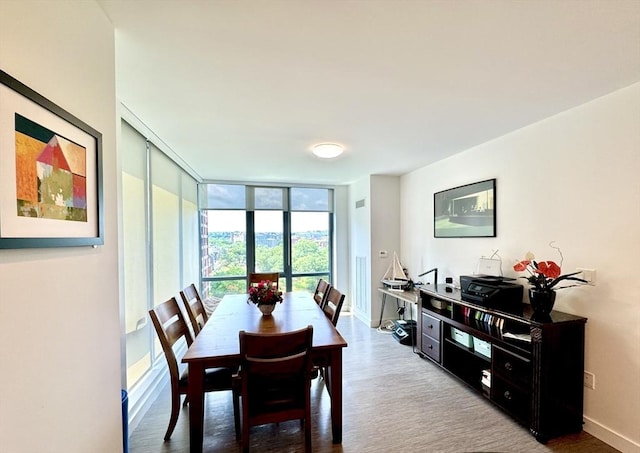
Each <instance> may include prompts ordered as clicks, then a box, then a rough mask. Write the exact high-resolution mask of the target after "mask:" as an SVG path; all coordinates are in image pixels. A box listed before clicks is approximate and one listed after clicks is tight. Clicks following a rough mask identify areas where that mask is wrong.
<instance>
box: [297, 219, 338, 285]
mask: <svg viewBox="0 0 640 453" xmlns="http://www.w3.org/2000/svg"><path fill="white" fill-rule="evenodd" d="M291 269H292V272H293V273H294V274H302V273H310V272H328V271H329V213H328V212H292V213H291Z"/></svg>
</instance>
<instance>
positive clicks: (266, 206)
mask: <svg viewBox="0 0 640 453" xmlns="http://www.w3.org/2000/svg"><path fill="white" fill-rule="evenodd" d="M199 191H200V197H199V202H200V208H201V215H200V221H201V229H200V231H201V235H200V240H201V244H200V250H201V276H202V283H203V293H204V294H205V295H206V296H207V297H217V298H220V297H222V296H224V295H225V294H230V293H239V292H240V293H243V292H246V289H247V288H246V279H247V275H248V273H251V272H279V273H280V287H281V288H283V289H284V290H286V291H305V290H306V291H313V290H314V289H315V286H316V284H317V282H318V279H319V278H324V279H327V280H329V281H331V280H332V268H333V252H332V251H333V190H332V189H327V188H307V187H257V186H250V185H240V184H201V185H200V186H199Z"/></svg>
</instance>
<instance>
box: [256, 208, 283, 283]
mask: <svg viewBox="0 0 640 453" xmlns="http://www.w3.org/2000/svg"><path fill="white" fill-rule="evenodd" d="M254 224H255V233H256V239H255V248H256V265H255V268H256V272H282V271H283V266H284V248H283V242H282V241H283V236H284V235H283V222H282V211H256V213H255V219H254Z"/></svg>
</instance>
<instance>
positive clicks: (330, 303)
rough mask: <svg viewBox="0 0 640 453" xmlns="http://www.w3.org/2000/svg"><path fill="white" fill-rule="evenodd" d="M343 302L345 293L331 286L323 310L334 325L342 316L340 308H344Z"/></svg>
mask: <svg viewBox="0 0 640 453" xmlns="http://www.w3.org/2000/svg"><path fill="white" fill-rule="evenodd" d="M343 303H344V294H342V293H341V292H340V291H338V290H337V289H336V288H335V287H333V286H332V287H331V288H329V293H328V294H327V298H326V300H325V303H324V307H322V311H324V314H325V315H326V317H327V318H329V320H330V321H331V323H332V324H333V325H334V327H335V326H336V325H337V324H338V318H339V317H340V310H342V304H343Z"/></svg>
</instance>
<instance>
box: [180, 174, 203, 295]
mask: <svg viewBox="0 0 640 453" xmlns="http://www.w3.org/2000/svg"><path fill="white" fill-rule="evenodd" d="M196 195H197V183H196V181H195V180H194V179H193V178H192V177H191V176H189V175H188V174H186V173H184V172H182V285H181V288H184V287H186V286H187V285H190V284H191V283H195V285H196V287H197V286H198V281H199V278H198V276H199V270H200V268H199V266H200V263H199V257H200V251H199V248H198V247H199V246H200V235H199V234H198V205H197V203H196V198H197V197H196Z"/></svg>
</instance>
